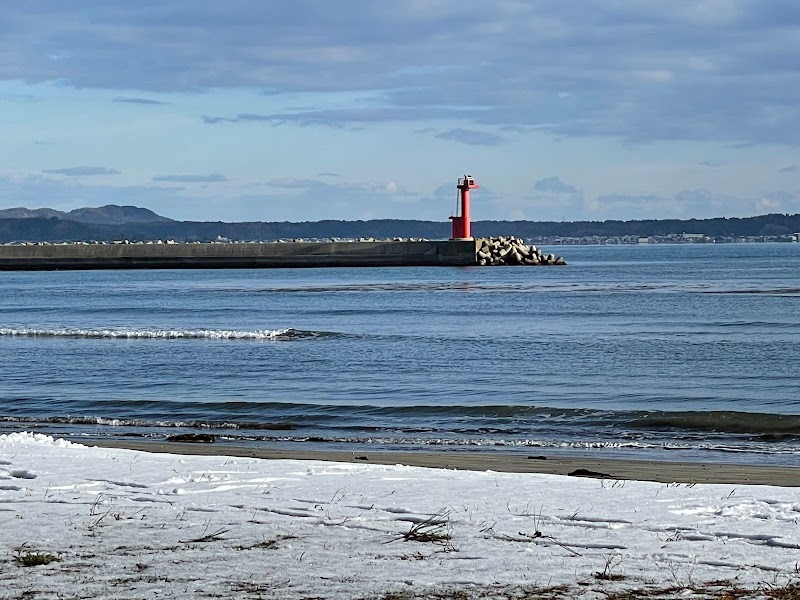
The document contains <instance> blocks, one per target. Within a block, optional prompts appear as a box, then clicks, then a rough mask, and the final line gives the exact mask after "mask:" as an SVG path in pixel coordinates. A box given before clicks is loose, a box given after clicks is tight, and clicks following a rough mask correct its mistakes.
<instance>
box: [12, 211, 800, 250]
mask: <svg viewBox="0 0 800 600" xmlns="http://www.w3.org/2000/svg"><path fill="white" fill-rule="evenodd" d="M450 231H451V226H450V223H449V222H434V221H414V220H395V219H377V220H371V221H334V220H328V221H313V222H302V223H289V222H244V223H224V222H213V221H202V222H194V221H164V222H147V223H123V224H114V225H109V224H95V223H80V222H77V221H69V220H65V219H58V218H25V219H0V243H7V242H74V241H93V240H97V241H113V240H131V241H135V240H158V239H173V240H176V241H183V242H192V241H200V242H207V241H212V240H215V239H217V238H218V237H222V238H227V239H229V240H232V241H233V240H245V241H246V240H277V239H293V238H306V239H308V238H317V239H326V238H356V239H357V238H370V237H373V238H393V237H402V238H409V237H414V238H428V239H443V238H447V237H449V236H450ZM795 232H800V214H796V215H788V214H786V215H784V214H770V215H762V216H758V217H747V218H716V219H688V220H679V219H666V220H642V221H571V222H537V221H477V222H475V223H473V225H472V233H473V235H475V236H476V237H491V236H499V235H515V236H517V237H522V238H535V237H591V236H597V237H621V236H641V237H647V236H665V235H669V234H680V233H702V234H705V235H707V236H711V237H724V236H735V237H739V236H779V235H787V234H791V233H795Z"/></svg>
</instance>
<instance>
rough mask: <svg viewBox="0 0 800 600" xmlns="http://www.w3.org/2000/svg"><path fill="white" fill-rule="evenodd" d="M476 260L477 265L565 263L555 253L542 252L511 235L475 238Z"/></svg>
mask: <svg viewBox="0 0 800 600" xmlns="http://www.w3.org/2000/svg"><path fill="white" fill-rule="evenodd" d="M476 260H477V262H478V264H479V265H481V266H484V265H488V266H497V265H530V266H538V265H559V266H560V265H565V264H567V263H566V261H565V260H564V259H563V258H562V257H560V256H556V255H555V254H543V253H542V251H541V250H540V249H539V248H537V247H536V246H533V245H531V246H528V245H527V244H526V243H525V242H524V241H523V240H521V239H519V238H516V237H514V236H513V235H512V236H509V237H503V236H500V237H496V238H483V239H479V240H477V244H476Z"/></svg>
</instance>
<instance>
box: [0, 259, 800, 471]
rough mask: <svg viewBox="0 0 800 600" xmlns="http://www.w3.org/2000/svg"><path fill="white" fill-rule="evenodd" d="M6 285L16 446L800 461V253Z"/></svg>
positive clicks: (8, 277)
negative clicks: (117, 444)
mask: <svg viewBox="0 0 800 600" xmlns="http://www.w3.org/2000/svg"><path fill="white" fill-rule="evenodd" d="M545 250H546V251H548V252H549V251H553V252H556V251H557V253H558V254H562V255H563V256H564V257H565V258H566V259H567V261H568V266H566V267H549V268H547V267H495V268H488V267H484V268H477V267H476V268H387V269H287V270H197V271H193V270H187V271H89V272H31V273H0V432H4V431H10V430H22V429H25V430H37V431H41V432H45V433H50V434H53V435H66V436H71V437H74V438H77V439H84V440H91V439H97V438H109V437H110V438H123V439H124V438H141V437H149V438H156V439H163V438H165V437H167V436H170V435H175V434H179V433H211V434H214V435H217V436H219V437H218V442H217V443H219V444H238V445H242V444H245V445H257V446H266V447H280V448H287V447H290V448H301V449H315V450H318V449H325V448H335V449H337V450H342V449H344V450H352V451H354V452H358V451H362V452H363V451H366V450H386V449H402V450H426V451H460V452H470V451H476V450H479V451H495V450H499V451H505V452H524V453H529V454H530V453H534V454H536V455H540V454H546V455H547V454H549V455H553V454H558V453H569V454H591V455H593V456H605V457H626V458H640V459H652V460H662V459H665V460H694V461H712V460H713V461H735V462H745V463H763V464H798V463H800V378H799V377H798V370H800V245H798V244H747V245H744V244H730V245H662V246H601V247H598V246H591V247H590V246H584V247H563V248H553V247H551V248H545Z"/></svg>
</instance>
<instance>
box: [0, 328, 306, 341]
mask: <svg viewBox="0 0 800 600" xmlns="http://www.w3.org/2000/svg"><path fill="white" fill-rule="evenodd" d="M293 333H294V330H293V329H260V330H255V331H235V330H222V329H184V330H180V329H77V328H76V329H70V328H65V329H27V328H24V329H11V328H0V337H53V338H86V339H167V340H173V339H200V340H275V339H280V338H285V337H292V335H293Z"/></svg>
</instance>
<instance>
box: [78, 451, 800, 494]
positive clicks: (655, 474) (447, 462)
mask: <svg viewBox="0 0 800 600" xmlns="http://www.w3.org/2000/svg"><path fill="white" fill-rule="evenodd" d="M74 441H76V442H79V443H83V444H85V445H94V446H98V447H101V448H124V449H129V450H139V451H143V452H154V453H163V454H179V455H180V454H183V455H202V456H237V457H244V456H246V457H251V458H261V459H265V460H321V461H333V462H358V463H365V464H381V465H396V464H403V465H409V466H416V467H428V468H435V469H456V470H464V471H498V472H507V473H543V474H551V475H571V474H572V475H573V476H577V477H593V478H595V479H602V480H609V481H620V480H638V481H655V482H661V483H683V484H692V483H719V484H735V485H774V486H780V487H800V467H784V466H780V467H778V466H753V465H736V464H729V463H714V462H702V463H694V462H667V461H663V462H662V461H652V460H648V461H645V460H623V459H611V458H609V459H602V458H600V459H599V458H588V457H587V458H583V457H562V456H547V455H546V454H539V453H537V454H528V455H520V454H516V453H515V454H508V453H498V452H493V453H491V454H490V453H473V452H470V453H456V452H389V451H380V452H344V451H326V450H272V449H263V448H249V447H243V446H235V445H215V444H197V443H184V442H156V441H153V442H142V441H118V440H102V441H92V442H85V441H81V440H79V439H75V440H74Z"/></svg>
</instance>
